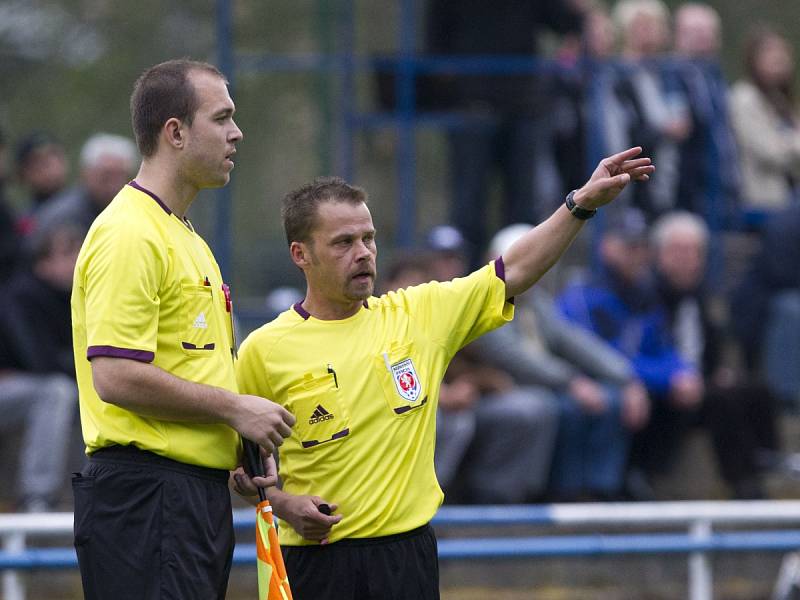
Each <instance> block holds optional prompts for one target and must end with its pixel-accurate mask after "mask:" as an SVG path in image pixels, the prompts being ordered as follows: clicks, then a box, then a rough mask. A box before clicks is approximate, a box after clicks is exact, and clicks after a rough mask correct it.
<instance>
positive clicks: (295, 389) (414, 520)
mask: <svg viewBox="0 0 800 600" xmlns="http://www.w3.org/2000/svg"><path fill="white" fill-rule="evenodd" d="M512 317H513V306H512V305H511V304H510V303H508V302H506V300H505V283H504V281H503V263H502V259H499V260H498V261H497V262H496V263H491V264H490V265H487V266H486V267H484V268H482V269H480V270H478V271H476V272H474V273H473V274H471V275H469V276H468V277H464V278H461V279H456V280H454V281H451V282H447V283H435V282H431V283H427V284H424V285H420V286H416V287H411V288H407V289H405V290H400V291H398V292H390V293H388V294H386V295H383V296H381V297H380V298H370V299H369V300H368V301H367V302H366V303H365V306H364V307H363V308H361V309H360V310H359V312H358V313H357V314H355V315H354V316H352V317H350V318H348V319H344V320H341V321H321V320H318V319H315V318H314V317H311V316H310V315H309V314H308V313H307V312H306V311H304V310H303V308H302V306H300V304H297V305H295V307H294V308H292V309H290V310H289V311H286V312H284V313H282V314H281V315H279V316H278V317H277V318H276V319H275V320H274V321H272V322H271V323H268V324H267V325H264V326H263V327H261V328H260V329H258V330H256V331H255V332H253V333H252V334H251V335H250V336H249V337H248V338H247V340H245V342H244V343H243V344H242V347H241V349H240V352H239V361H238V362H237V365H236V369H237V379H238V381H239V388H240V390H241V391H242V393H248V394H256V395H259V396H264V397H266V398H269V399H271V400H274V401H275V402H278V403H279V404H281V405H283V406H284V407H286V408H287V409H288V410H289V411H290V412H292V413H293V414H294V415H295V417H296V418H297V423H296V424H295V426H294V429H293V430H292V435H291V437H290V438H288V439H286V440H285V441H284V444H283V445H282V446H281V447H280V474H281V479H282V480H283V489H284V490H285V491H287V492H289V493H292V494H298V495H299V494H312V495H318V496H321V497H323V498H325V499H326V500H328V501H330V502H335V503H337V504H339V512H341V514H343V515H344V519H343V520H342V521H341V523H339V524H338V525H336V526H334V528H333V529H332V531H331V536H330V539H331V541H336V540H340V539H343V538H364V537H378V536H384V535H392V534H395V533H401V532H405V531H409V530H411V529H414V528H415V527H419V526H421V525H423V524H425V523H427V522H428V521H430V519H431V518H432V517H433V515H434V514H435V512H436V510H437V509H438V508H439V506H440V504H441V502H442V498H443V494H442V490H441V488H440V487H439V484H438V482H437V480H436V475H435V473H434V468H433V451H434V443H435V438H436V407H437V405H438V400H439V384H440V383H441V381H442V378H443V376H444V372H445V370H446V369H447V365H448V363H449V362H450V360H451V359H452V357H453V355H454V354H455V353H456V352H457V351H458V350H459V349H460V348H462V347H463V346H464V345H466V344H467V343H469V342H470V341H472V340H473V339H475V338H476V337H478V336H479V335H481V334H482V333H485V332H487V331H490V330H491V329H494V328H496V327H498V326H500V325H501V324H503V323H505V322H506V321H508V320H510V319H511V318H512ZM280 535H281V543H282V544H287V545H290V546H291V545H303V544H310V543H313V542H308V541H306V540H303V539H302V538H301V537H300V536H299V535H298V534H297V533H296V532H295V531H294V530H293V529H292V528H291V527H283V528H281V531H280Z"/></svg>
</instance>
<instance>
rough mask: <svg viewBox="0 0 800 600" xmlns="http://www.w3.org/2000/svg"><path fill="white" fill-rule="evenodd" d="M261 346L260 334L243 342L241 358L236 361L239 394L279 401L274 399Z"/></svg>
mask: <svg viewBox="0 0 800 600" xmlns="http://www.w3.org/2000/svg"><path fill="white" fill-rule="evenodd" d="M261 346H262V344H261V342H260V341H259V339H258V332H254V333H253V334H251V335H250V336H248V337H247V339H246V340H245V341H244V342H242V345H241V347H240V348H239V358H238V360H237V361H236V382H237V383H238V385H239V392H240V393H242V394H250V395H252V396H261V397H262V398H267V399H269V400H273V401H277V400H276V398H274V397H273V393H272V387H271V386H270V383H269V378H268V376H267V368H266V361H265V360H264V358H263V357H262V348H261Z"/></svg>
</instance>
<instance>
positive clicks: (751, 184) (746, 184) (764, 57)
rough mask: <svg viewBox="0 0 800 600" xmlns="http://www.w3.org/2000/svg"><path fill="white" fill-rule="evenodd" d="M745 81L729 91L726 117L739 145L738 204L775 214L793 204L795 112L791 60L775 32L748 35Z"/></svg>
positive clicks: (797, 139)
mask: <svg viewBox="0 0 800 600" xmlns="http://www.w3.org/2000/svg"><path fill="white" fill-rule="evenodd" d="M744 66H745V72H746V75H745V78H744V79H742V80H740V81H738V82H736V83H735V84H734V86H733V89H732V90H731V117H732V121H733V126H734V130H735V132H736V138H737V140H738V142H739V150H740V155H741V166H742V176H743V189H744V191H743V195H744V200H743V204H744V206H745V207H747V208H751V209H760V210H775V209H778V208H783V207H786V206H788V205H789V204H790V203H791V202H793V201H797V199H798V179H799V178H800V112H798V109H797V105H796V103H797V98H796V96H795V93H794V84H795V60H794V53H793V51H792V47H791V45H790V44H789V42H788V40H787V39H786V38H784V37H783V36H782V35H780V34H779V33H778V32H777V31H775V30H773V29H770V28H767V27H759V28H757V29H754V30H753V31H751V33H750V36H749V39H748V42H747V46H746V54H745V65H744Z"/></svg>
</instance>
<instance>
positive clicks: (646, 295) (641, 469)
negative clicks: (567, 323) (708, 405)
mask: <svg viewBox="0 0 800 600" xmlns="http://www.w3.org/2000/svg"><path fill="white" fill-rule="evenodd" d="M600 259H601V268H600V269H599V270H598V271H597V272H595V273H593V274H592V277H591V279H589V280H588V281H586V282H576V283H574V284H571V285H570V286H568V287H567V288H566V289H565V290H564V292H563V293H562V295H561V296H560V298H559V300H558V304H559V307H560V309H561V311H562V313H563V314H564V315H565V316H566V317H567V318H568V319H570V320H572V321H574V322H576V323H578V324H579V325H582V326H583V327H586V328H588V329H589V330H591V331H593V332H595V333H596V334H598V335H599V336H600V337H602V338H603V339H605V340H606V341H608V342H610V343H611V345H612V346H614V347H615V348H616V349H617V350H619V351H620V352H622V354H623V355H624V356H626V357H627V358H628V359H629V360H630V361H631V362H632V363H633V366H634V369H635V371H636V374H637V376H638V377H639V379H640V380H641V381H642V382H643V383H644V385H645V387H646V388H647V392H648V394H649V396H650V398H651V413H650V414H651V416H650V421H649V422H648V425H647V427H646V428H645V429H643V430H642V431H640V432H639V433H637V434H636V436H635V438H634V443H633V447H632V450H631V464H632V467H633V469H632V472H631V476H630V481H629V485H630V487H631V488H632V489H631V490H630V491H631V492H632V493H633V494H634V495H636V496H640V497H644V496H646V495H647V494H648V493H651V489H652V488H650V489H648V488H649V481H647V480H648V479H649V478H650V477H652V476H655V475H659V474H663V473H665V472H666V471H668V470H669V468H670V467H671V466H672V463H673V458H674V456H675V453H676V450H677V447H678V444H679V442H680V440H681V438H682V433H683V431H685V430H686V428H687V427H688V425H690V424H691V423H692V422H694V420H695V419H696V413H697V411H698V409H699V408H700V406H701V403H702V398H703V380H702V378H701V377H700V373H699V372H698V369H697V367H696V366H695V365H693V364H691V363H690V362H688V361H687V360H685V359H684V358H683V357H682V356H681V355H680V353H679V352H678V349H677V348H676V347H675V343H674V339H673V336H672V332H671V330H670V327H669V321H668V318H667V312H666V310H665V308H664V307H663V305H662V304H661V303H660V302H659V299H658V296H657V294H656V293H655V289H654V285H653V281H652V278H651V276H650V273H651V261H650V248H649V245H648V231H647V226H646V223H645V220H644V217H643V216H642V215H641V213H639V212H638V211H635V210H634V209H629V210H628V211H625V212H623V213H621V214H619V215H618V219H617V220H616V221H612V222H611V223H610V224H609V227H608V228H607V230H606V231H605V232H604V233H603V236H602V239H601V241H600Z"/></svg>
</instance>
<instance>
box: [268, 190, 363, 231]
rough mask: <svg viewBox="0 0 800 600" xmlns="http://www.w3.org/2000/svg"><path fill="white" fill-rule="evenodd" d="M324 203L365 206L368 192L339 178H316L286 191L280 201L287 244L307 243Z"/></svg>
mask: <svg viewBox="0 0 800 600" xmlns="http://www.w3.org/2000/svg"><path fill="white" fill-rule="evenodd" d="M323 202H347V203H348V204H366V203H367V192H365V191H364V190H363V189H361V188H360V187H356V186H353V185H350V184H349V183H347V182H346V181H345V180H344V179H342V178H341V177H318V178H317V179H315V180H314V181H312V182H311V183H308V184H306V185H304V186H303V187H301V188H298V189H296V190H294V191H291V192H289V193H288V194H286V196H285V197H284V198H283V209H282V210H281V217H282V218H283V228H284V230H285V231H286V241H287V242H288V243H289V244H290V245H291V243H292V242H308V241H309V239H310V238H311V233H312V232H313V231H314V227H315V226H316V219H317V209H318V207H319V205H320V204H322V203H323Z"/></svg>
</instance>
